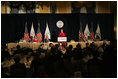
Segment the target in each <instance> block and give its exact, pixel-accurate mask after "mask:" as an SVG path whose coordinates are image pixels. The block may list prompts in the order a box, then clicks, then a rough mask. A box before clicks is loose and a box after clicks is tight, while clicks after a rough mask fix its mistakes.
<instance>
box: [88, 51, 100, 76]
mask: <svg viewBox="0 0 118 79" xmlns="http://www.w3.org/2000/svg"><path fill="white" fill-rule="evenodd" d="M99 56H100V53H99V52H98V51H95V52H93V59H90V60H89V61H88V63H87V66H88V77H89V78H100V77H102V74H101V73H102V61H101V60H99V59H98V57H99Z"/></svg>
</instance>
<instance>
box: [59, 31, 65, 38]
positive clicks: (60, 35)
mask: <svg viewBox="0 0 118 79" xmlns="http://www.w3.org/2000/svg"><path fill="white" fill-rule="evenodd" d="M59 37H65V33H64V32H63V29H61V33H59Z"/></svg>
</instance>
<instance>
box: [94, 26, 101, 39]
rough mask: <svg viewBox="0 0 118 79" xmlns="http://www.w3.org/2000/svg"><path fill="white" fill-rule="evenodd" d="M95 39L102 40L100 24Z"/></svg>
mask: <svg viewBox="0 0 118 79" xmlns="http://www.w3.org/2000/svg"><path fill="white" fill-rule="evenodd" d="M95 38H96V39H99V40H101V32H100V26H99V24H98V26H97V30H96V33H95Z"/></svg>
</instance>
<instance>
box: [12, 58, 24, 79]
mask: <svg viewBox="0 0 118 79" xmlns="http://www.w3.org/2000/svg"><path fill="white" fill-rule="evenodd" d="M14 61H15V64H13V65H12V66H11V67H10V75H11V77H12V78H24V77H25V74H26V67H25V64H21V63H20V57H15V58H14Z"/></svg>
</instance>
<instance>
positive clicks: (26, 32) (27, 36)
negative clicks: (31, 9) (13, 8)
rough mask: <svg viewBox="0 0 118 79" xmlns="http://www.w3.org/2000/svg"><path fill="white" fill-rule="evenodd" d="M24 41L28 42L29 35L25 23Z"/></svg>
mask: <svg viewBox="0 0 118 79" xmlns="http://www.w3.org/2000/svg"><path fill="white" fill-rule="evenodd" d="M24 40H26V42H28V41H29V33H28V30H27V23H26V24H25V33H24Z"/></svg>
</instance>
